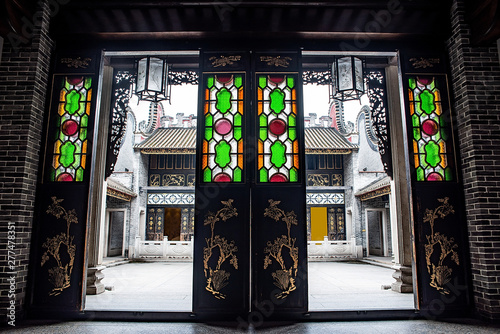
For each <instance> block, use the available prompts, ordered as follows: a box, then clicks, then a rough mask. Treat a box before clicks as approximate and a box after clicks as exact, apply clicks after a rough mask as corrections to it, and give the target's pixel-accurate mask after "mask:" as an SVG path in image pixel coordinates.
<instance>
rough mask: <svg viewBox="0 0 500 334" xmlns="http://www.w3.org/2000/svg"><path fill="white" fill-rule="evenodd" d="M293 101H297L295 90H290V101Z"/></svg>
mask: <svg viewBox="0 0 500 334" xmlns="http://www.w3.org/2000/svg"><path fill="white" fill-rule="evenodd" d="M295 100H297V90H296V89H292V101H295Z"/></svg>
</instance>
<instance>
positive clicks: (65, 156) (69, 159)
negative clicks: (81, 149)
mask: <svg viewBox="0 0 500 334" xmlns="http://www.w3.org/2000/svg"><path fill="white" fill-rule="evenodd" d="M75 150H76V147H75V145H74V144H73V143H72V142H69V141H68V142H65V143H64V144H63V145H62V146H61V156H60V157H59V162H60V163H61V165H63V166H64V167H65V168H68V167H69V166H71V165H72V164H73V162H75Z"/></svg>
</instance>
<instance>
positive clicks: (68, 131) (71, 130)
mask: <svg viewBox="0 0 500 334" xmlns="http://www.w3.org/2000/svg"><path fill="white" fill-rule="evenodd" d="M61 130H62V132H63V133H64V134H65V135H66V136H73V135H74V134H75V133H76V132H77V131H78V123H77V122H75V121H73V120H71V119H70V120H67V121H65V122H64V123H63V124H62V126H61Z"/></svg>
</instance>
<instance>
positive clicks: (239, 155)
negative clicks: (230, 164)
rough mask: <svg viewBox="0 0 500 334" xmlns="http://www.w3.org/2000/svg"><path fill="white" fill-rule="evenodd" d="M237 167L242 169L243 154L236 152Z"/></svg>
mask: <svg viewBox="0 0 500 334" xmlns="http://www.w3.org/2000/svg"><path fill="white" fill-rule="evenodd" d="M238 167H240V168H241V169H243V154H238Z"/></svg>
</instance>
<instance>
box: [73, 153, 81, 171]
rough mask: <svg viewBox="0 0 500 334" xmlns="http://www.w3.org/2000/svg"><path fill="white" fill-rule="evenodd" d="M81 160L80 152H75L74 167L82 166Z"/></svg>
mask: <svg viewBox="0 0 500 334" xmlns="http://www.w3.org/2000/svg"><path fill="white" fill-rule="evenodd" d="M80 162H81V156H80V154H75V162H73V168H75V169H76V168H78V167H80Z"/></svg>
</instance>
